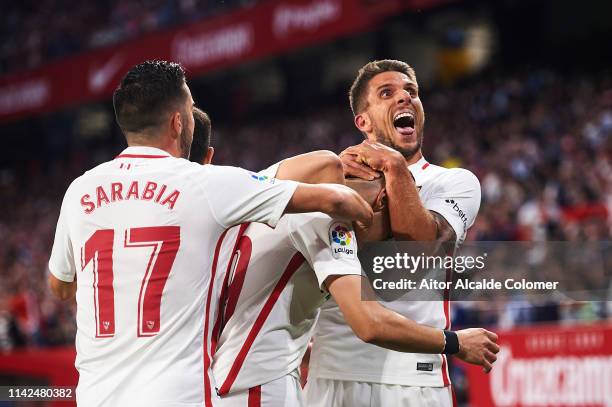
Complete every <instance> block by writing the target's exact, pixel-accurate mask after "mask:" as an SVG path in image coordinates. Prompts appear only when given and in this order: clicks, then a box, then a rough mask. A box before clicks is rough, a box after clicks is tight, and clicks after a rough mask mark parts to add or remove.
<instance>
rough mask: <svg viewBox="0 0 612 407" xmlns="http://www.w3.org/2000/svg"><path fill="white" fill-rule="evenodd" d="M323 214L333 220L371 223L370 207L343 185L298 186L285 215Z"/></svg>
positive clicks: (371, 213)
mask: <svg viewBox="0 0 612 407" xmlns="http://www.w3.org/2000/svg"><path fill="white" fill-rule="evenodd" d="M302 212H323V213H325V214H327V215H329V216H331V217H333V218H340V219H346V220H355V221H359V222H362V223H364V224H366V225H369V224H371V223H372V217H373V211H372V208H371V207H370V205H368V203H367V202H366V201H364V200H363V198H362V197H361V196H359V194H358V193H357V192H355V191H353V190H352V189H350V188H348V187H346V186H344V185H332V184H318V185H307V184H300V185H299V186H298V187H297V189H296V190H295V193H294V194H293V197H292V198H291V200H290V201H289V204H288V205H287V208H286V209H285V213H302Z"/></svg>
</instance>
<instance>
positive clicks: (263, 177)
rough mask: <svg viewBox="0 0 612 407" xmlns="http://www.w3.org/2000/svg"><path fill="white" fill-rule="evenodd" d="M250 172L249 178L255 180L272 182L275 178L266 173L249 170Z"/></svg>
mask: <svg viewBox="0 0 612 407" xmlns="http://www.w3.org/2000/svg"><path fill="white" fill-rule="evenodd" d="M250 174H251V178H252V179H254V180H255V181H259V182H267V183H269V184H274V180H275V179H276V178H271V177H268V176H267V175H262V174H261V173H254V172H251V173H250Z"/></svg>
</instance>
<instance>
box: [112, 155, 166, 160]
mask: <svg viewBox="0 0 612 407" xmlns="http://www.w3.org/2000/svg"><path fill="white" fill-rule="evenodd" d="M166 157H170V156H169V155H149V154H119V155H118V156H117V157H115V159H117V158H166Z"/></svg>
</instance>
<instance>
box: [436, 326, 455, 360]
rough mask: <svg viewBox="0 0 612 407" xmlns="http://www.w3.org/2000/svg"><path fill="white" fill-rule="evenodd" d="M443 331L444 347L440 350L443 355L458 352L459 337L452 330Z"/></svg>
mask: <svg viewBox="0 0 612 407" xmlns="http://www.w3.org/2000/svg"><path fill="white" fill-rule="evenodd" d="M443 333H444V349H442V352H440V353H443V354H445V355H454V354H456V353H459V337H458V336H457V333H456V332H454V331H446V330H445V331H443Z"/></svg>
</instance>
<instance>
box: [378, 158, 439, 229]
mask: <svg viewBox="0 0 612 407" xmlns="http://www.w3.org/2000/svg"><path fill="white" fill-rule="evenodd" d="M385 180H386V182H385V188H386V190H387V200H388V201H387V202H388V207H389V217H390V220H391V230H392V232H393V236H394V237H395V238H396V239H397V240H416V241H433V240H436V223H435V220H434V218H433V216H432V215H431V213H430V212H429V211H428V210H427V209H426V208H425V207H424V206H423V204H422V203H421V198H420V197H419V191H418V190H417V187H416V185H415V183H414V180H413V178H412V175H411V174H410V171H409V170H408V168H406V165H405V164H403V163H402V164H401V165H391V166H389V169H388V170H386V171H385Z"/></svg>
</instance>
